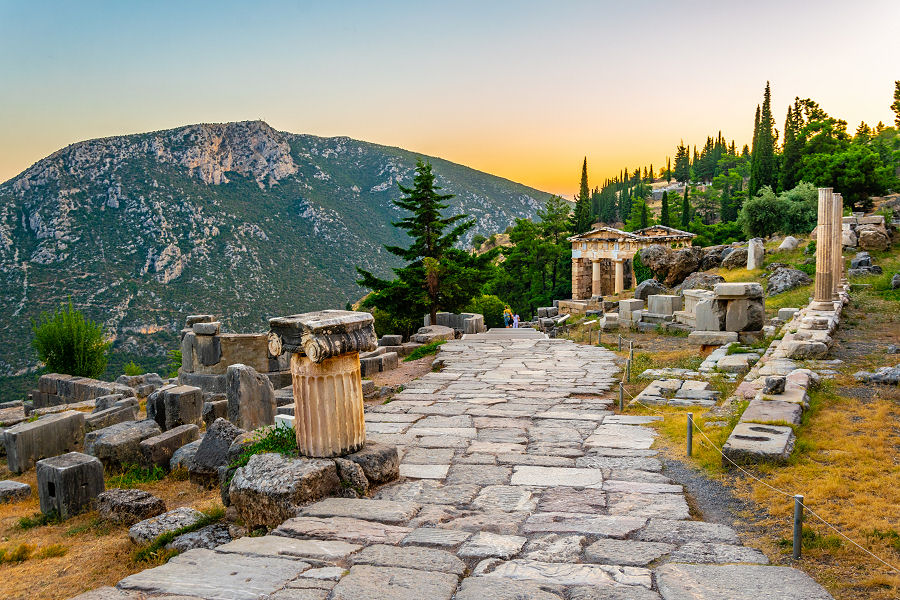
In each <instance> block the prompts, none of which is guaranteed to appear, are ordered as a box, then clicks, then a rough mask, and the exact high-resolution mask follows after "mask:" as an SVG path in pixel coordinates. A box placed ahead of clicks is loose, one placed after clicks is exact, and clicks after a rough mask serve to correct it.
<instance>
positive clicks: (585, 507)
mask: <svg viewBox="0 0 900 600" xmlns="http://www.w3.org/2000/svg"><path fill="white" fill-rule="evenodd" d="M540 509H541V512H571V513H602V512H604V511H605V509H606V494H605V493H604V492H603V491H601V490H598V489H593V488H588V489H583V490H580V489H574V488H571V487H568V486H561V487H558V488H549V489H547V490H546V491H544V493H543V494H541V502H540Z"/></svg>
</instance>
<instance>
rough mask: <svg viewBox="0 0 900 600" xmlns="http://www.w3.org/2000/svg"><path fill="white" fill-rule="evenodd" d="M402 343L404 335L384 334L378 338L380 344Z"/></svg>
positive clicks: (395, 344)
mask: <svg viewBox="0 0 900 600" xmlns="http://www.w3.org/2000/svg"><path fill="white" fill-rule="evenodd" d="M401 344H403V336H402V335H383V336H381V339H380V340H378V345H379V346H400V345H401Z"/></svg>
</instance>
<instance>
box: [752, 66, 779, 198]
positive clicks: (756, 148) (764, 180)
mask: <svg viewBox="0 0 900 600" xmlns="http://www.w3.org/2000/svg"><path fill="white" fill-rule="evenodd" d="M774 124H775V120H774V119H773V118H772V92H771V90H770V88H769V82H768V81H767V82H766V91H765V93H764V94H763V105H762V111H761V112H760V113H759V120H758V124H757V131H756V134H755V135H754V138H755V140H754V144H753V153H752V155H751V162H750V195H751V196H753V195H755V194H756V192H758V191H759V189H760V188H762V187H763V186H766V185H767V186H769V187H771V188H772V189H775V188H776V187H777V184H778V177H777V173H776V172H775V134H774V133H773V131H772V127H773V126H774Z"/></svg>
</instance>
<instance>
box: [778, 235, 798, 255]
mask: <svg viewBox="0 0 900 600" xmlns="http://www.w3.org/2000/svg"><path fill="white" fill-rule="evenodd" d="M799 245H800V240H798V239H797V238H795V237H794V236H792V235H789V236H787V237H786V238H784V239H783V240H782V241H781V245H779V246H778V249H779V250H788V251H790V250H796V249H797V246H799Z"/></svg>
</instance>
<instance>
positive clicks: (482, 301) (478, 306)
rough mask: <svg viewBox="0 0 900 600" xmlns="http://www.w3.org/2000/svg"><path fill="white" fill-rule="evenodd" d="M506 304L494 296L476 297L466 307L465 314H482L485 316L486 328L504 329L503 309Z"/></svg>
mask: <svg viewBox="0 0 900 600" xmlns="http://www.w3.org/2000/svg"><path fill="white" fill-rule="evenodd" d="M505 307H506V304H505V303H504V302H503V300H501V299H500V298H499V297H497V296H494V295H493V294H483V295H481V296H476V297H475V298H472V300H470V301H469V303H468V304H467V305H466V308H465V310H464V312H472V313H480V314H482V315H484V326H485V327H488V328H491V327H503V309H504V308H505Z"/></svg>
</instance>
